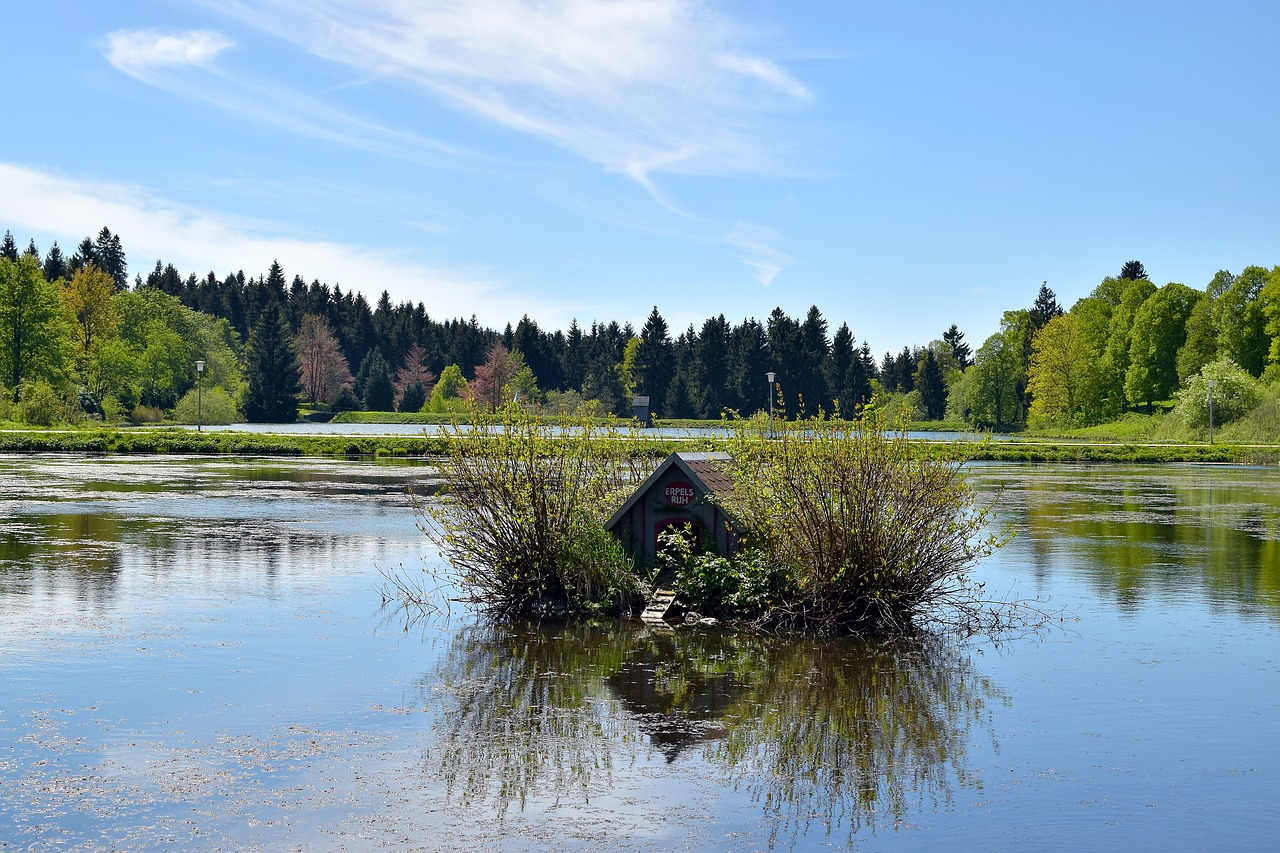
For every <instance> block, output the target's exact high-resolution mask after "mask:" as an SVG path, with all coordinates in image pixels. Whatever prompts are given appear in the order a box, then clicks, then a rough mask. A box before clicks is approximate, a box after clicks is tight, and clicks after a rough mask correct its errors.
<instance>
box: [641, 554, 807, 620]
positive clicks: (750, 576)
mask: <svg viewBox="0 0 1280 853" xmlns="http://www.w3.org/2000/svg"><path fill="white" fill-rule="evenodd" d="M662 545H663V553H662V555H661V556H660V557H659V561H660V562H661V563H662V564H663V565H664V566H667V567H670V568H672V569H674V570H675V572H676V584H675V592H676V595H677V596H678V597H679V599H680V602H681V603H682V604H684V605H685V606H686V607H687V608H689V609H690V610H692V611H696V612H698V613H700V614H702V615H704V616H723V617H732V618H735V619H757V618H760V617H762V616H765V615H766V614H767V613H769V612H770V611H771V610H772V609H774V608H776V607H778V606H781V605H785V603H786V602H787V601H789V600H791V599H792V598H793V597H794V595H793V594H794V590H793V589H792V588H791V587H790V583H789V578H788V576H787V574H786V572H785V571H784V570H783V569H781V568H779V567H776V566H772V565H770V563H769V560H768V557H767V556H766V555H765V553H764V552H763V551H761V550H759V549H757V548H744V549H742V550H740V551H738V552H737V553H736V554H734V555H733V556H732V557H725V556H723V555H721V554H717V553H715V552H714V551H705V552H702V553H698V554H695V553H693V551H692V549H691V545H690V542H689V540H688V538H686V537H683V536H679V535H677V534H666V533H664V534H663V535H662Z"/></svg>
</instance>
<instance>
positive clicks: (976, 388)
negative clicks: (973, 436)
mask: <svg viewBox="0 0 1280 853" xmlns="http://www.w3.org/2000/svg"><path fill="white" fill-rule="evenodd" d="M1022 339H1023V329H1022V327H1021V326H1019V325H1013V326H1006V327H1005V328H1002V329H1001V330H1000V331H999V332H996V333H995V334H994V335H992V336H991V337H989V338H987V340H986V341H985V342H984V343H983V344H982V346H981V347H979V348H978V352H977V355H976V356H975V357H974V364H973V367H971V368H969V370H967V371H965V373H966V374H967V373H969V372H970V371H972V372H973V377H972V379H971V380H970V382H969V383H966V384H967V385H968V388H967V391H968V394H969V399H968V403H969V419H970V421H971V422H972V423H974V424H977V425H986V426H994V427H1008V426H1014V425H1016V424H1018V423H1019V422H1020V421H1021V420H1022V411H1021V406H1022V403H1021V399H1020V397H1019V394H1018V388H1019V383H1020V382H1021V381H1022V379H1023V377H1024V373H1023V369H1022Z"/></svg>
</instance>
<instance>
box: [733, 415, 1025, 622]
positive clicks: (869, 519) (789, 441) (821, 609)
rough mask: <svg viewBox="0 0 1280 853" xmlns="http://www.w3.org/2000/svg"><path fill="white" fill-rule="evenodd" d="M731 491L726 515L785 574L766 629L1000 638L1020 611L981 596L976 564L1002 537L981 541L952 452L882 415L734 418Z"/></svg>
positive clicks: (979, 523)
mask: <svg viewBox="0 0 1280 853" xmlns="http://www.w3.org/2000/svg"><path fill="white" fill-rule="evenodd" d="M731 426H732V428H733V435H732V437H731V438H730V439H729V442H728V445H729V451H730V454H731V455H732V457H733V460H734V461H733V464H732V465H731V466H730V468H729V470H730V473H731V475H732V478H733V483H734V490H733V492H732V493H731V494H730V495H728V496H726V497H725V498H724V500H723V506H724V509H725V511H726V512H727V513H728V514H729V515H731V516H732V517H734V518H737V519H739V520H741V521H742V523H743V524H745V525H747V526H748V527H749V528H750V530H751V535H750V538H749V545H750V546H752V547H754V548H756V549H758V552H759V553H760V554H761V555H763V562H764V563H765V564H767V565H768V566H769V567H770V568H771V570H776V571H780V572H781V573H782V576H783V577H785V579H786V580H785V583H784V584H783V585H782V586H783V588H784V589H786V590H787V592H786V595H785V596H783V598H784V599H785V600H778V601H774V602H773V603H772V604H771V606H769V607H768V609H767V611H766V612H765V613H764V614H763V615H762V617H761V619H762V621H764V622H767V623H770V624H775V625H781V626H786V627H792V628H812V629H816V630H818V631H823V632H833V633H865V634H885V633H888V634H893V633H907V632H910V631H912V630H914V629H916V628H918V627H921V626H924V625H935V626H946V627H951V628H956V629H958V630H961V631H964V632H979V633H987V634H997V633H1000V632H1001V631H1003V630H1005V629H1006V628H1008V627H1010V626H1011V623H1012V622H1014V621H1016V619H1017V616H1018V613H1017V611H1016V608H1013V607H1011V606H1008V605H1005V604H1004V603H994V604H993V603H990V602H986V601H984V600H983V597H982V585H981V584H980V583H976V582H974V581H973V580H972V579H971V578H970V576H969V570H970V568H971V567H972V566H973V565H974V564H975V563H976V562H977V561H978V560H979V559H981V558H982V557H984V556H986V555H987V554H989V553H991V551H993V550H994V549H995V548H996V547H998V546H999V545H1000V544H1001V542H1002V540H1001V539H1000V538H999V537H997V536H995V535H994V534H987V535H985V536H984V535H982V530H983V528H984V526H985V524H986V521H987V516H988V513H989V510H990V508H989V507H982V506H978V505H977V503H976V498H975V497H974V494H973V492H972V491H971V490H970V489H969V488H968V487H967V486H966V485H965V483H964V481H963V479H962V478H961V476H960V470H959V468H960V465H959V460H958V459H955V458H952V457H949V456H947V455H946V453H947V451H946V450H945V449H942V450H939V448H938V447H933V448H929V447H927V446H924V445H921V444H918V443H913V442H911V441H909V440H908V439H907V438H906V435H905V433H904V432H900V431H898V432H890V431H888V430H886V428H885V427H884V425H883V423H882V422H881V421H880V420H879V418H878V417H877V416H876V415H875V414H874V413H872V414H868V415H866V416H864V418H863V420H862V421H861V422H858V423H856V424H853V425H848V424H845V423H837V422H833V421H828V420H821V419H818V418H812V419H808V420H805V421H799V422H792V423H783V424H775V425H774V428H773V432H774V433H775V434H776V435H778V438H777V439H776V440H771V439H770V437H769V436H770V430H769V425H768V424H767V423H761V422H759V421H750V422H748V421H736V422H733V423H731Z"/></svg>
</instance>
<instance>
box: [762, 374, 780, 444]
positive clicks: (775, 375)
mask: <svg viewBox="0 0 1280 853" xmlns="http://www.w3.org/2000/svg"><path fill="white" fill-rule="evenodd" d="M765 376H767V377H768V378H769V438H773V380H774V379H776V378H777V377H778V374H776V373H774V372H773V371H772V370H770V371H769V372H768V373H766V374H765Z"/></svg>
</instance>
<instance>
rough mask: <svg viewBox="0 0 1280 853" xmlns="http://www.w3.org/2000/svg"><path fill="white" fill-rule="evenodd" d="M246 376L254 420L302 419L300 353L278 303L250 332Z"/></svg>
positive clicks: (249, 411) (249, 414)
mask: <svg viewBox="0 0 1280 853" xmlns="http://www.w3.org/2000/svg"><path fill="white" fill-rule="evenodd" d="M245 377H246V379H248V382H249V393H248V396H247V397H246V398H245V403H244V414H245V418H246V419H247V420H248V421H249V422H250V423H293V422H294V421H296V420H297V419H298V392H299V391H301V390H302V382H301V374H300V371H299V369H298V356H297V353H296V351H295V350H294V346H293V340H292V338H291V337H290V335H289V325H288V324H287V323H286V322H285V319H284V313H283V312H282V311H281V310H280V306H278V305H273V306H271V307H270V308H268V309H267V310H266V311H264V312H262V315H261V316H260V317H259V318H258V322H257V325H255V326H254V327H253V331H252V332H250V333H249V343H248V345H247V346H246V347H245ZM388 384H390V383H388Z"/></svg>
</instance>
